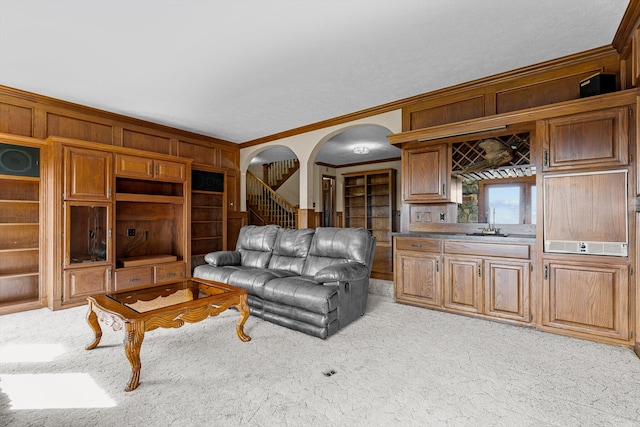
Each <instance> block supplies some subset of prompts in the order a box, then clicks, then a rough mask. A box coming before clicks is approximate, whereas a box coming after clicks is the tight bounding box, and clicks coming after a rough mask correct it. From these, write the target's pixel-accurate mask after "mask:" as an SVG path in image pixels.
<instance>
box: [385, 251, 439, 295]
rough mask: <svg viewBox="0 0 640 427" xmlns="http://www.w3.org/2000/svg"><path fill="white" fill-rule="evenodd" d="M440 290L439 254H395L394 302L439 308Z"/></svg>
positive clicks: (403, 252)
mask: <svg viewBox="0 0 640 427" xmlns="http://www.w3.org/2000/svg"><path fill="white" fill-rule="evenodd" d="M441 289H442V279H441V276H440V255H439V254H429V253H421V252H411V251H397V252H396V264H395V298H396V300H398V301H402V302H409V303H418V304H420V305H427V306H436V307H441V306H442V297H441Z"/></svg>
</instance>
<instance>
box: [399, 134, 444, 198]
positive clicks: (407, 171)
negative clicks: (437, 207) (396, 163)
mask: <svg viewBox="0 0 640 427" xmlns="http://www.w3.org/2000/svg"><path fill="white" fill-rule="evenodd" d="M447 152H448V147H447V145H446V144H440V145H432V146H429V147H424V148H416V149H407V150H403V152H402V199H403V200H404V201H405V202H440V201H445V200H447V199H448V188H447V181H448V180H447V175H448V170H449V167H450V166H449V165H448V156H447Z"/></svg>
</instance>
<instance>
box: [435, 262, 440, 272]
mask: <svg viewBox="0 0 640 427" xmlns="http://www.w3.org/2000/svg"><path fill="white" fill-rule="evenodd" d="M436 273H440V260H439V259H437V260H436Z"/></svg>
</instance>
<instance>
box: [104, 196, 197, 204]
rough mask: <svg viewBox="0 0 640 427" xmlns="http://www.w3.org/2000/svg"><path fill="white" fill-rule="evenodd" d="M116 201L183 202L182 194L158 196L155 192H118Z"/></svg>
mask: <svg viewBox="0 0 640 427" xmlns="http://www.w3.org/2000/svg"><path fill="white" fill-rule="evenodd" d="M116 202H140V203H170V204H176V205H181V204H183V203H184V197H182V196H160V195H155V194H133V193H118V194H116Z"/></svg>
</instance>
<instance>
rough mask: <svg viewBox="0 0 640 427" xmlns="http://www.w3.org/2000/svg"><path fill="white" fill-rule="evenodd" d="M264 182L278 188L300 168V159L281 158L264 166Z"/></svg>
mask: <svg viewBox="0 0 640 427" xmlns="http://www.w3.org/2000/svg"><path fill="white" fill-rule="evenodd" d="M262 167H263V174H264V177H263V179H264V182H265V183H266V184H267V185H268V186H269V187H271V188H272V189H274V190H277V189H278V187H280V186H281V185H282V184H283V183H284V182H285V181H286V180H287V178H289V177H290V176H291V175H292V174H293V173H294V172H295V171H297V170H298V169H299V168H300V162H299V161H298V159H287V160H279V161H277V162H272V163H267V164H265V165H263V166H262Z"/></svg>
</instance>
